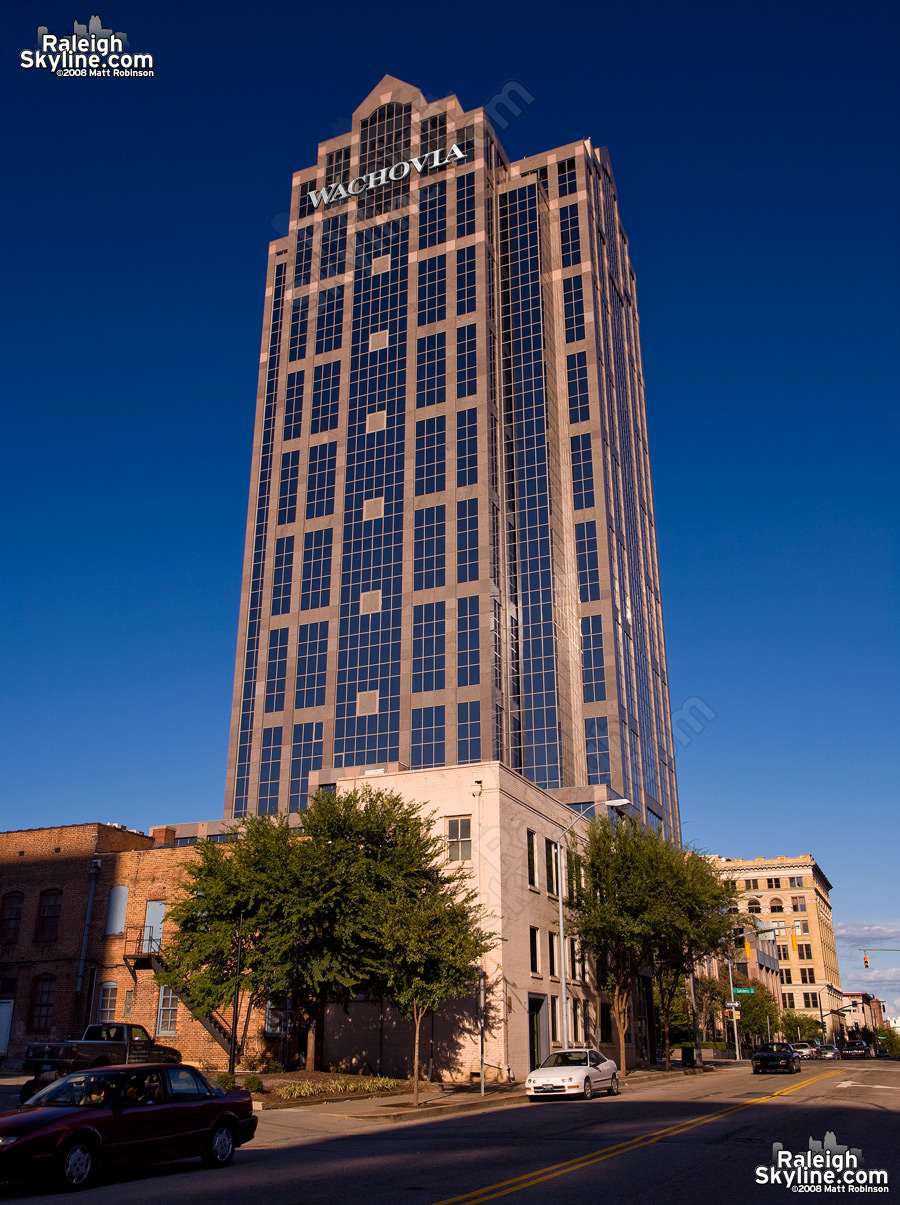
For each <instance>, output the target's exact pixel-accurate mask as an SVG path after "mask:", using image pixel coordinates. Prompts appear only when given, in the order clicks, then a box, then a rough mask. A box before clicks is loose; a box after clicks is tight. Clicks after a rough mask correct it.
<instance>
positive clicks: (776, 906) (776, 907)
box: [769, 899, 784, 912]
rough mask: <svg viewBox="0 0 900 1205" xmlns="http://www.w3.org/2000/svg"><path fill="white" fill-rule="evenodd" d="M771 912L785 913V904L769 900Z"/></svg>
mask: <svg viewBox="0 0 900 1205" xmlns="http://www.w3.org/2000/svg"><path fill="white" fill-rule="evenodd" d="M769 911H770V912H784V904H783V903H782V902H781V900H779V899H771V900H769Z"/></svg>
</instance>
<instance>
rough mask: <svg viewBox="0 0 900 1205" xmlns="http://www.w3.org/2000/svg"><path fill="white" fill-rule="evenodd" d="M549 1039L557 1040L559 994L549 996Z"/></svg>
mask: <svg viewBox="0 0 900 1205" xmlns="http://www.w3.org/2000/svg"><path fill="white" fill-rule="evenodd" d="M550 1041H551V1042H558V1041H559V996H551V997H550Z"/></svg>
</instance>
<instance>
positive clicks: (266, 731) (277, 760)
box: [256, 728, 281, 816]
mask: <svg viewBox="0 0 900 1205" xmlns="http://www.w3.org/2000/svg"><path fill="white" fill-rule="evenodd" d="M280 777H281V729H280V728H263V731H262V749H261V750H260V755H259V803H258V805H257V809H256V810H257V811H258V812H259V814H260V816H274V815H275V813H276V812H277V811H278V780H279V778H280Z"/></svg>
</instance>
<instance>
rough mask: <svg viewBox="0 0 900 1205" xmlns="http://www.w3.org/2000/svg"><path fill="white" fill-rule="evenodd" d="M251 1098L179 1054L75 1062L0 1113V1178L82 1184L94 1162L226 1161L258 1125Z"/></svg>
mask: <svg viewBox="0 0 900 1205" xmlns="http://www.w3.org/2000/svg"><path fill="white" fill-rule="evenodd" d="M256 1124H257V1118H256V1117H255V1116H254V1113H253V1098H252V1097H251V1095H250V1093H249V1092H245V1091H244V1089H243V1088H232V1089H231V1090H230V1091H226V1090H225V1089H224V1088H222V1087H220V1085H219V1084H216V1083H213V1082H212V1081H211V1080H209V1079H207V1078H206V1076H205V1075H204V1074H203V1073H202V1072H201V1071H198V1070H197V1069H196V1068H195V1067H189V1066H187V1065H185V1064H183V1063H182V1064H178V1065H177V1066H176V1065H171V1066H160V1065H159V1064H158V1063H144V1064H137V1065H135V1064H130V1065H126V1066H119V1067H103V1068H99V1069H94V1070H88V1071H77V1072H73V1073H72V1074H71V1075H66V1076H64V1077H63V1078H62V1079H60V1080H57V1081H56V1082H55V1083H52V1084H49V1085H48V1086H47V1087H46V1088H43V1089H42V1090H41V1091H40V1092H38V1093H37V1095H36V1096H33V1097H32V1098H31V1099H30V1100H29V1101H28V1102H27V1103H26V1104H24V1105H20V1106H19V1107H18V1108H17V1109H13V1110H11V1111H9V1112H6V1113H0V1180H13V1179H19V1178H22V1177H28V1178H29V1179H30V1178H32V1177H34V1176H35V1175H39V1174H41V1173H44V1174H47V1173H49V1174H50V1175H51V1176H52V1177H53V1178H54V1179H55V1180H56V1182H57V1184H58V1185H59V1186H60V1187H62V1188H69V1189H80V1188H87V1187H88V1185H89V1184H90V1183H91V1182H92V1181H93V1179H94V1177H95V1176H96V1174H97V1170H98V1168H99V1167H100V1166H101V1165H102V1166H104V1167H115V1166H118V1165H121V1164H125V1163H127V1164H130V1165H133V1164H134V1163H158V1162H163V1161H165V1160H168V1159H183V1158H186V1157H188V1156H191V1155H199V1156H200V1157H201V1158H202V1159H203V1162H204V1163H205V1164H206V1165H207V1166H208V1167H227V1165H228V1164H229V1163H230V1162H231V1160H232V1158H233V1157H234V1152H235V1148H236V1147H239V1146H242V1145H243V1144H244V1143H245V1142H249V1141H250V1139H251V1138H252V1137H253V1135H254V1134H255V1133H256Z"/></svg>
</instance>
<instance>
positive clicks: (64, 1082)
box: [28, 1071, 128, 1109]
mask: <svg viewBox="0 0 900 1205" xmlns="http://www.w3.org/2000/svg"><path fill="white" fill-rule="evenodd" d="M127 1074H128V1073H127V1072H126V1071H83V1072H80V1073H79V1074H77V1075H67V1076H65V1077H64V1078H63V1079H60V1080H57V1081H56V1083H55V1084H48V1085H47V1087H46V1088H43V1089H41V1091H40V1092H38V1093H37V1094H36V1095H35V1096H32V1097H31V1099H30V1100H29V1101H28V1104H30V1105H42V1106H45V1107H47V1108H56V1109H60V1108H69V1107H71V1106H79V1107H83V1108H88V1109H96V1108H97V1107H98V1106H102V1105H108V1104H109V1102H110V1101H111V1100H112V1099H113V1097H114V1096H117V1095H118V1094H119V1092H121V1090H122V1087H123V1085H124V1083H125V1078H126V1076H127Z"/></svg>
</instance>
